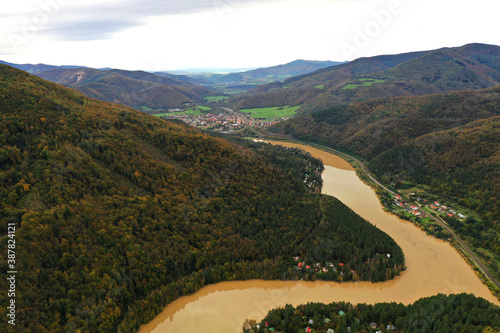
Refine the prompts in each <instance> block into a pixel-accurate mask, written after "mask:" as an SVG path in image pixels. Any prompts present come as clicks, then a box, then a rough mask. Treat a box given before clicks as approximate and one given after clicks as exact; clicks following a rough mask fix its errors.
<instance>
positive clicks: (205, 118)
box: [166, 113, 243, 132]
mask: <svg viewBox="0 0 500 333" xmlns="http://www.w3.org/2000/svg"><path fill="white" fill-rule="evenodd" d="M166 117H167V118H170V119H172V118H174V119H180V120H182V121H184V122H185V123H187V124H188V125H191V126H194V127H200V128H210V129H211V130H215V131H221V132H231V131H233V130H236V129H239V128H242V127H243V123H242V122H241V120H240V119H239V118H238V117H236V116H234V115H229V114H225V113H205V114H201V115H187V114H171V115H168V116H166Z"/></svg>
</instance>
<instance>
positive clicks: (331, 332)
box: [326, 328, 335, 333]
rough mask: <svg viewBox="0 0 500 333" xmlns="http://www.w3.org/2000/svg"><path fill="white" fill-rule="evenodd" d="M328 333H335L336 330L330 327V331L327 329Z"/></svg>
mask: <svg viewBox="0 0 500 333" xmlns="http://www.w3.org/2000/svg"><path fill="white" fill-rule="evenodd" d="M326 333H335V331H334V330H333V329H332V328H329V329H328V331H326Z"/></svg>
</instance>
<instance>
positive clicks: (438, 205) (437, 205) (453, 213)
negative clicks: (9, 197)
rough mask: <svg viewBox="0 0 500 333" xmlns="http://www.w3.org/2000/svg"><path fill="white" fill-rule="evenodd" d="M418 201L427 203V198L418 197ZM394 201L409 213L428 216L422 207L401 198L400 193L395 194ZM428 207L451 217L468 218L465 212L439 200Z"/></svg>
mask: <svg viewBox="0 0 500 333" xmlns="http://www.w3.org/2000/svg"><path fill="white" fill-rule="evenodd" d="M412 194H413V193H410V195H412ZM417 201H418V202H424V204H426V203H427V200H425V199H422V198H418V199H417ZM394 203H395V204H396V205H397V206H399V207H401V209H403V210H404V211H406V212H407V213H410V214H412V215H414V216H418V217H421V218H426V217H427V215H426V214H425V212H423V211H422V210H421V209H420V207H417V206H414V205H411V204H408V203H406V202H404V201H403V198H401V197H400V196H399V195H395V196H394ZM426 207H428V208H430V209H431V210H433V211H435V212H437V213H439V214H443V215H446V216H449V217H454V218H459V219H462V220H463V219H466V218H467V215H465V214H463V213H458V212H457V211H456V210H455V209H453V208H451V207H447V206H445V205H442V204H441V203H439V202H438V201H434V202H433V203H431V204H429V205H426Z"/></svg>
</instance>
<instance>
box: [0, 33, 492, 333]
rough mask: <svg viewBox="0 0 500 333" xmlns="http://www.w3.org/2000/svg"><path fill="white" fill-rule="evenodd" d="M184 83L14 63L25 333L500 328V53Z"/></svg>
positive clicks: (290, 67)
mask: <svg viewBox="0 0 500 333" xmlns="http://www.w3.org/2000/svg"><path fill="white" fill-rule="evenodd" d="M187 74H189V75H184V74H181V73H177V74H172V73H168V72H163V71H151V72H147V71H142V70H122V69H114V68H100V69H97V68H89V67H85V66H52V65H45V64H37V65H31V64H12V63H6V62H3V61H0V111H1V117H2V121H1V123H0V142H1V143H2V148H1V150H0V219H1V221H2V224H1V227H0V243H1V244H5V247H7V242H10V241H9V237H10V239H12V236H11V235H9V233H8V231H7V228H8V227H9V228H10V227H15V230H16V235H15V237H16V247H15V248H16V260H17V261H16V263H17V265H18V266H19V274H18V275H17V276H16V288H18V290H21V291H22V292H19V293H18V297H17V299H16V307H17V310H16V311H17V312H16V318H17V319H16V320H17V323H18V328H19V329H20V331H27V332H38V331H40V332H56V333H57V332H68V331H71V332H73V331H82V332H83V331H85V332H90V333H94V332H95V333H97V332H99V333H100V332H136V331H137V330H139V332H141V333H142V332H157V333H159V332H172V331H178V332H195V331H199V330H200V329H201V328H203V331H206V332H241V329H242V326H243V325H245V329H246V331H247V332H264V331H273V330H275V328H274V327H281V329H283V327H284V325H285V324H284V323H285V321H286V320H291V319H290V318H292V317H293V318H294V319H293V320H294V321H295V323H294V325H295V326H294V329H293V331H296V329H295V328H296V327H299V328H300V331H304V330H306V331H307V329H308V328H309V326H306V325H308V323H309V324H311V325H312V324H313V322H314V323H315V325H316V326H315V330H313V332H323V331H327V330H333V328H334V327H335V328H336V331H335V332H337V331H340V332H347V331H348V330H347V327H348V325H351V326H352V327H355V330H357V331H360V332H365V331H366V332H375V330H376V329H379V328H382V329H385V328H386V327H389V328H387V329H386V331H390V330H392V328H391V326H390V325H392V324H393V323H394V322H395V321H396V317H395V316H396V314H394V313H393V314H391V315H380V316H379V317H377V322H376V323H374V322H373V321H372V322H370V320H368V318H369V317H370V316H371V317H374V316H375V315H374V313H375V314H376V315H378V314H380V311H382V310H380V309H385V310H383V311H382V312H384V311H385V312H387V311H388V310H387V309H388V308H386V307H391V309H393V310H391V311H394V312H395V313H398V314H399V315H398V316H399V317H398V320H399V321H398V323H399V324H398V325H399V326H400V327H404V328H405V329H406V330H408V331H409V332H411V330H409V329H408V327H411V325H413V324H414V323H416V322H417V321H422V320H423V319H418V320H416V319H415V313H417V314H423V313H428V311H431V309H436V308H438V310H439V309H441V308H442V307H443V306H445V307H446V308H449V307H450V306H452V305H450V304H452V303H453V304H456V302H463V304H469V305H470V304H477V305H478V306H479V305H480V306H481V307H482V309H484V311H490V312H488V313H497V312H498V309H499V308H498V307H496V306H498V305H500V301H499V299H500V287H499V282H498V281H499V280H500V256H499V253H500V241H499V239H500V223H499V221H500V210H499V200H500V198H499V197H498V193H500V143H499V141H498V138H499V137H500V47H499V46H496V45H487V44H478V43H475V44H467V45H463V46H460V47H447V48H440V49H434V50H428V51H418V52H409V53H402V54H393V55H379V56H373V57H364V58H359V59H355V60H353V61H348V62H333V61H310V60H296V61H293V62H290V63H286V64H283V65H277V66H272V67H267V68H257V69H250V70H245V71H238V72H234V73H197V74H195V73H187ZM7 267H8V266H7V261H5V260H3V261H0V270H3V271H7ZM16 268H17V267H16ZM16 274H17V273H16ZM6 284H7V281H5V280H4V281H3V282H0V287H1V288H3V289H6V288H7V285H6ZM4 287H5V288H4ZM462 293H467V294H469V295H457V294H462ZM438 294H442V295H438ZM436 295H438V296H436ZM450 295H453V296H450ZM472 295H474V296H472ZM475 296H477V297H481V298H484V299H485V300H487V301H488V302H490V303H487V302H486V301H483V300H478V299H476V298H474V297H475ZM427 297H431V298H429V299H428V298H427ZM6 301H7V297H6V295H5V294H1V293H0V302H6ZM308 302H319V303H324V304H323V305H322V304H313V305H307V306H306V305H305V304H306V303H308ZM331 302H340V303H332V304H330V305H326V304H329V303H331ZM345 302H350V303H352V305H349V306H347V305H346V304H345ZM381 302H390V303H391V302H396V303H401V304H400V305H396V304H392V305H384V304H378V303H381ZM358 303H366V304H373V305H374V304H378V305H376V306H374V307H373V308H372V307H368V308H367V307H366V306H365V305H363V304H361V305H358V306H355V304H358ZM414 303H415V304H414ZM2 304H3V303H2ZM287 304H289V305H288V306H287V308H286V309H284V308H283V307H285V306H286V305H287ZM339 304H340V305H339ZM443 304H446V305H443ZM403 305H405V306H407V307H405V306H403ZM292 306H293V308H292ZM327 307H330V308H329V310H328V311H330V313H334V312H336V314H335V313H334V315H332V316H330V317H328V316H329V314H328V315H326V314H325V313H326V312H325V311H327V310H326V309H327ZM462 307H467V306H465V305H464V306H462ZM462 307H461V308H462ZM276 308H281V309H279V310H276ZM273 309H275V310H273ZM332 309H333V310H332ZM339 309H341V310H340V312H342V314H341V313H340V312H339ZM366 309H369V311H372V310H373V311H374V312H372V313H371V314H370V315H361V312H363V311H365V310H366ZM270 310H272V311H271V312H269V311H270ZM7 311H8V310H7V308H6V307H2V308H0V315H2V316H4V317H5V316H6V314H7ZM366 311H367V313H369V311H368V310H366ZM474 311H475V310H474ZM474 311H472V312H474ZM302 312H307V313H309V314H310V315H311V318H312V317H314V320H312V319H309V318H306V316H305V315H303V313H302ZM476 312H477V311H476ZM476 312H474V313H476ZM320 313H322V316H323V317H324V318H323V317H321V316H320ZM437 313H440V314H441V318H433V319H432V320H433V322H432V325H441V327H444V326H446V325H448V326H450V325H452V324H453V323H452V322H450V319H449V318H451V316H452V315H454V316H455V317H453V318H456V317H457V316H459V315H457V313H454V314H451V315H448V313H447V312H446V311H444V310H443V311H437ZM292 314H293V316H292ZM298 314H301V315H300V316H299V315H298ZM403 314H404V315H403ZM279 316H283V318H282V319H277V318H278V317H279ZM462 316H463V317H464V318H466V319H464V321H467V323H465V324H463V323H456V324H457V325H458V326H460V325H462V324H463V325H469V326H468V329H471V328H472V327H473V328H474V329H476V330H477V331H478V332H482V333H487V332H488V333H489V329H490V328H491V327H492V328H491V329H492V330H495V329H497V328H498V329H500V321H498V320H497V321H495V320H496V318H494V315H493V320H492V321H489V319H491V318H486V317H487V316H479V315H475V317H477V318H479V317H481V318H480V320H479V319H478V321H475V320H476V319H477V318H475V317H474V318H472V317H471V316H472V315H471V316H469V314H466V313H462ZM490 317H491V316H490ZM301 318H302V319H303V320H304V322H303V323H300V324H299V321H300V320H301ZM318 318H320V319H318ZM388 318H389V319H388ZM310 320H312V322H311V321H310ZM319 320H320V321H323V320H324V322H321V324H322V325H319V324H318V321H319ZM373 320H375V319H373ZM434 320H436V322H434ZM499 320H500V319H499ZM268 321H269V323H273V326H272V327H271V326H269V325H268ZM332 321H333V323H332V324H331V325H329V324H330V322H332ZM424 321H425V320H424ZM472 321H474V323H473V324H471V322H472ZM497 322H498V323H497ZM323 324H324V325H323ZM373 324H375V325H373ZM420 324H422V323H421V322H419V323H417V324H415V325H417V326H418V325H420ZM257 325H259V326H257ZM386 325H389V326H386ZM422 325H424V326H425V325H427V326H429V327H430V326H432V325H431V323H430V322H427V321H425V322H424V323H423V324H422ZM443 325H444V326H443ZM482 325H483V326H485V325H486V326H491V327H487V328H484V330H483V327H482ZM495 325H496V326H495ZM351 326H349V327H351ZM458 326H457V327H458ZM290 327H291V326H290ZM419 327H420V326H419ZM435 327H437V326H435ZM461 327H462V326H461ZM464 327H465V326H464ZM4 328H5V331H6V332H7V329H11V327H10V326H7V324H5V323H0V330H1V331H4ZM271 328H272V330H271ZM462 330H463V329H462ZM481 330H482V331H481ZM285 331H286V330H285ZM417 331H418V330H417ZM426 332H427V331H426Z"/></svg>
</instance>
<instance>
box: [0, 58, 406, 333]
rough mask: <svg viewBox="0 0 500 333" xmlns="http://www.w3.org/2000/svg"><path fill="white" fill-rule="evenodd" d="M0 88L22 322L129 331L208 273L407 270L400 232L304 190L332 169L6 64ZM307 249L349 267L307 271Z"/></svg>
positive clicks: (4, 198) (1, 170)
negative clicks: (300, 266)
mask: <svg viewBox="0 0 500 333" xmlns="http://www.w3.org/2000/svg"><path fill="white" fill-rule="evenodd" d="M0 96H1V98H0V112H1V115H2V121H1V122H0V130H1V131H0V133H1V135H0V141H1V144H2V150H1V151H0V180H1V181H0V214H1V215H0V217H1V220H2V224H1V225H2V227H1V229H0V230H1V235H2V237H1V238H0V241H1V243H2V244H3V245H5V247H4V248H7V240H8V239H9V237H8V236H7V235H6V234H7V224H8V223H12V224H14V225H15V227H16V235H15V239H16V258H17V261H16V263H15V265H16V266H15V269H16V270H18V271H19V273H18V275H17V283H18V284H17V288H18V290H19V292H18V294H17V296H16V309H17V312H16V318H17V327H16V329H17V330H19V331H33V332H34V331H36V332H67V331H70V332H75V331H78V330H81V331H89V332H94V331H96V332H97V331H98V332H116V331H120V332H133V331H136V329H137V328H138V326H139V324H141V323H144V322H147V321H149V320H151V319H152V318H153V317H154V316H155V315H156V314H157V313H158V312H159V311H160V309H161V308H162V307H163V306H164V305H166V304H167V303H169V302H171V301H173V300H175V299H176V298H177V297H179V296H180V295H186V294H189V293H192V292H194V291H196V290H197V289H199V288H201V287H202V286H204V285H206V284H210V283H216V282H219V281H224V280H235V279H252V278H263V279H299V278H304V279H326V280H336V281H339V280H341V279H344V280H349V279H354V278H355V275H354V274H353V273H352V269H354V267H357V268H356V270H357V276H358V277H359V278H360V279H364V280H371V281H381V280H385V279H386V278H392V277H393V276H394V275H395V274H398V273H399V271H400V270H401V269H403V267H404V256H403V253H402V252H401V249H400V248H399V246H398V245H397V244H396V243H395V242H394V241H393V240H392V239H391V238H390V237H389V236H387V235H386V234H384V233H382V232H381V231H380V230H378V229H376V228H375V227H374V226H372V225H371V224H369V223H368V222H366V221H364V220H363V219H361V218H360V217H359V216H358V215H356V214H354V213H353V212H352V211H351V210H349V209H348V208H347V207H346V206H344V205H343V204H342V203H340V201H338V200H336V199H334V198H331V197H325V196H321V195H319V194H314V193H311V192H310V191H308V188H309V187H311V188H314V187H316V188H317V187H318V185H319V184H320V177H319V172H318V173H317V176H309V177H308V179H309V183H308V184H304V181H303V180H304V175H305V174H306V173H309V174H315V173H312V172H311V171H312V170H315V171H321V170H322V165H321V163H320V162H319V161H318V160H316V159H313V158H312V157H309V156H306V155H304V154H302V153H300V152H298V151H292V152H289V151H287V150H285V149H282V148H277V147H270V146H268V145H263V144H258V145H257V144H253V143H245V145H237V144H235V143H230V142H228V141H225V140H222V139H217V138H213V137H210V136H208V135H206V134H203V133H202V132H201V131H198V130H196V129H194V128H191V127H188V126H186V125H182V124H177V123H171V122H166V121H163V120H161V119H157V118H155V117H151V116H149V115H147V114H144V113H141V112H139V111H136V110H133V109H130V108H126V107H123V106H120V105H117V104H111V103H106V102H100V101H96V100H92V99H89V98H87V97H85V96H84V95H82V94H81V93H78V92H76V91H74V90H71V89H68V88H64V87H61V86H58V85H55V84H53V83H50V82H48V81H45V80H42V79H40V78H37V77H34V76H31V75H29V74H27V73H25V72H22V71H19V70H15V69H13V68H11V67H7V66H3V65H0ZM242 143H243V142H242ZM308 185H310V186H308ZM353 230H355V231H356V232H352V231H353ZM315 244H324V246H322V247H321V248H318V247H317V246H315ZM378 253H391V254H392V256H391V258H387V257H386V256H379V255H378ZM300 254H302V255H303V256H304V258H303V259H304V260H305V261H307V262H312V261H314V262H317V261H320V262H324V261H329V262H334V263H336V264H337V263H339V262H342V263H343V264H344V265H339V266H338V270H337V271H336V272H333V271H331V272H329V273H328V274H319V273H316V272H315V271H314V270H311V271H309V272H305V270H304V272H303V271H299V270H297V269H295V267H296V265H297V263H296V262H295V261H294V260H293V259H292V257H293V256H297V255H300ZM360 258H363V259H360ZM356 265H358V266H356ZM0 268H1V269H2V270H3V271H4V272H5V271H7V262H6V261H2V262H0ZM11 269H13V268H11ZM341 274H343V276H342V277H341ZM6 284H7V281H6V280H5V279H2V282H0V287H1V288H3V290H6V288H7V285H6ZM6 301H7V294H6V293H0V303H1V304H6V303H5V302H6ZM6 309H7V308H6V307H5V306H2V309H1V310H0V314H1V315H2V316H4V317H5V316H6V311H7V310H6ZM0 326H1V327H3V329H2V331H7V328H6V326H7V323H6V322H5V321H3V322H2V323H1V324H0Z"/></svg>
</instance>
